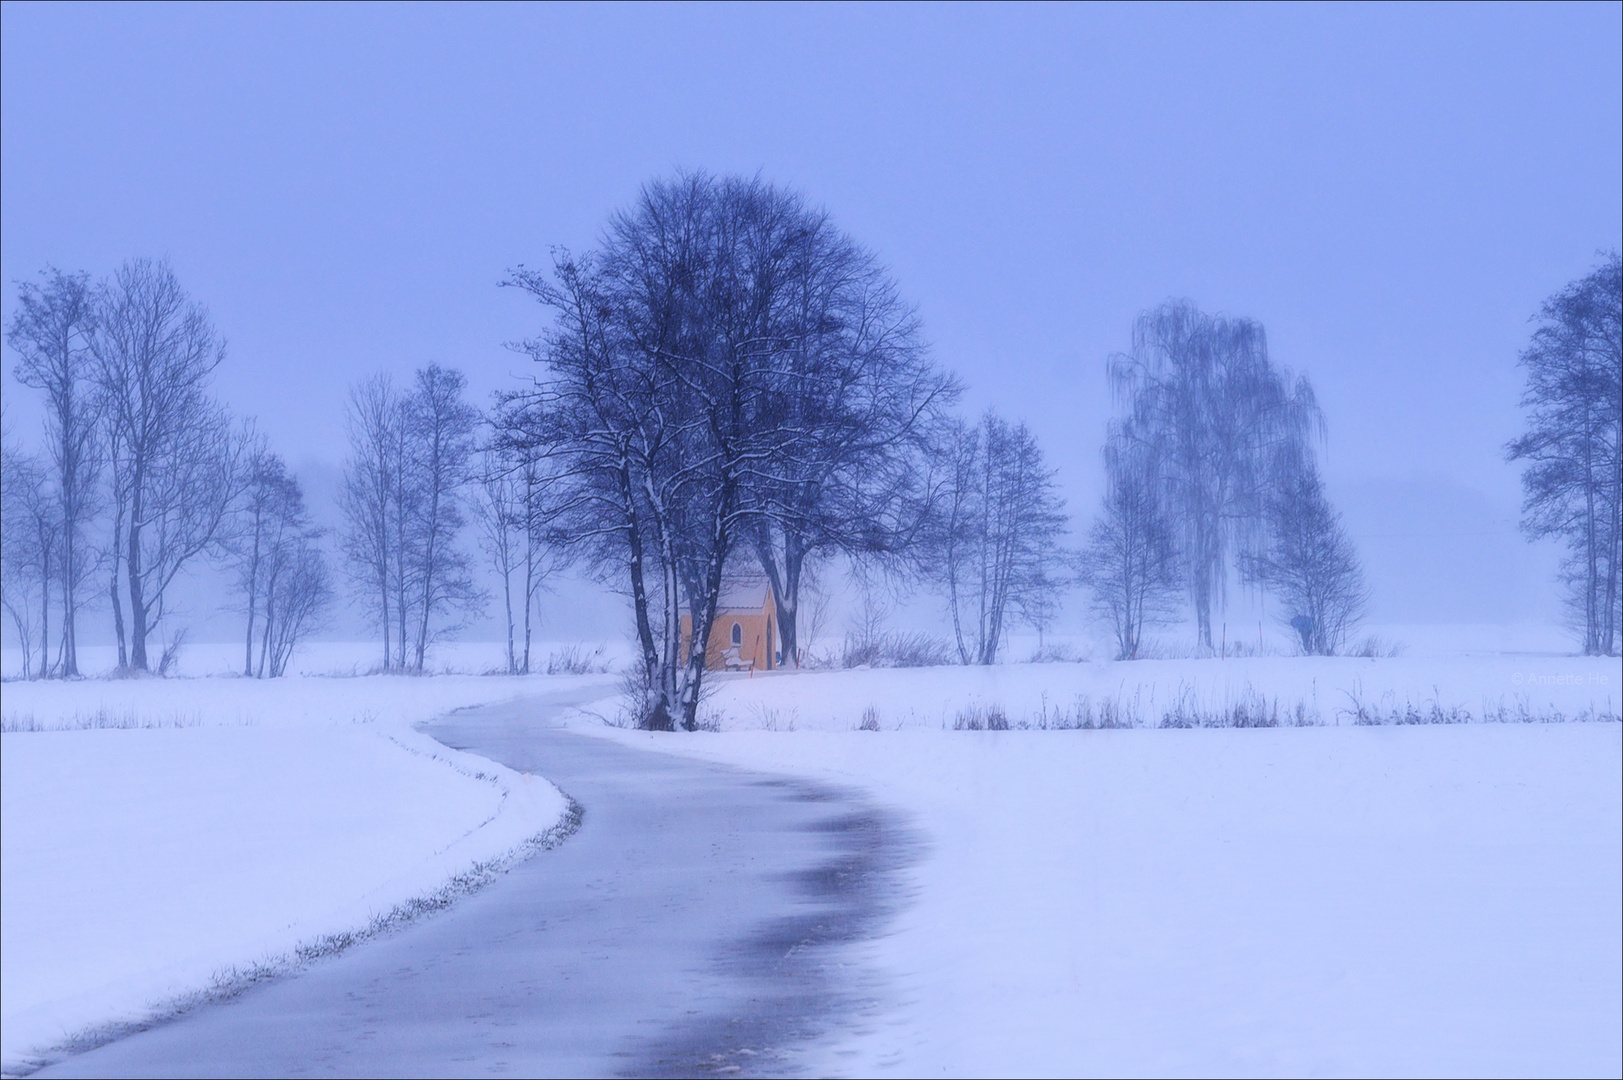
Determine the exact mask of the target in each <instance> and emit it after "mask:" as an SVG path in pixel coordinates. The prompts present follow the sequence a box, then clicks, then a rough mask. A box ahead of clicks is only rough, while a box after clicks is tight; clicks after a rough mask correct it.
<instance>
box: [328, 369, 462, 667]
mask: <svg viewBox="0 0 1623 1080" xmlns="http://www.w3.org/2000/svg"><path fill="white" fill-rule="evenodd" d="M464 385H465V379H464V378H463V376H462V375H461V373H460V372H456V371H452V370H449V369H447V368H442V367H440V366H439V365H437V364H430V365H429V366H428V367H426V368H423V369H421V370H419V371H418V372H417V374H416V377H415V379H414V381H413V385H412V388H411V389H410V391H408V392H405V393H401V392H400V391H398V390H396V389H395V388H394V386H393V384H392V383H391V382H390V381H389V380H388V379H387V378H386V377H383V376H378V377H376V378H373V379H371V380H369V381H367V382H365V383H362V384H361V385H360V386H358V387H355V388H354V389H353V390H351V392H350V403H349V435H350V458H349V461H348V462H347V463H346V466H345V479H344V494H343V510H344V520H345V527H344V535H343V550H344V553H345V556H346V559H347V561H348V564H349V567H350V572H351V575H352V577H353V579H354V580H355V582H356V584H358V585H360V586H361V587H362V589H363V590H364V592H365V593H366V594H367V595H368V596H369V597H375V598H376V603H375V606H374V607H373V615H374V618H375V619H376V621H377V624H378V626H379V627H380V628H381V630H382V632H383V638H384V642H383V662H384V667H385V668H386V669H395V668H400V669H404V668H407V667H409V668H410V669H411V670H415V671H422V670H423V667H424V664H425V662H426V657H427V650H428V646H429V645H430V644H432V642H433V641H434V639H435V637H436V636H437V635H440V634H443V633H446V632H448V631H449V630H450V629H451V627H449V626H447V625H445V624H444V623H439V624H436V622H435V620H436V619H438V618H442V617H443V616H444V615H445V614H447V613H449V612H453V611H459V610H468V609H471V608H472V607H474V606H476V605H477V604H478V602H479V599H480V596H479V593H478V590H477V589H475V588H474V586H473V582H472V579H471V578H470V577H469V574H468V558H467V555H466V553H465V552H463V551H462V550H461V548H460V547H459V546H458V544H457V537H458V533H459V532H460V530H461V528H462V526H463V523H464V519H463V512H462V506H463V498H464V488H465V487H466V485H467V483H468V482H469V480H470V478H471V475H470V474H471V469H470V466H471V462H472V455H473V434H474V429H475V425H476V424H477V422H478V413H477V412H476V411H475V410H474V409H473V408H472V407H471V406H469V405H468V404H467V403H466V402H465V401H464V400H463V397H462V391H463V386H464ZM391 638H392V639H393V640H392V641H391Z"/></svg>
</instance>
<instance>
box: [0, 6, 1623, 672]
mask: <svg viewBox="0 0 1623 1080" xmlns="http://www.w3.org/2000/svg"><path fill="white" fill-rule="evenodd" d="M3 28H4V33H3V43H0V57H3V65H0V129H3V132H4V136H3V138H4V154H3V156H0V215H3V219H4V222H5V228H4V232H3V235H0V269H3V274H4V278H5V280H6V282H7V289H6V291H5V292H4V301H3V314H4V317H5V319H6V320H7V321H8V323H9V321H10V320H11V319H12V317H13V313H14V310H15V303H16V292H15V288H14V287H13V286H12V285H11V284H10V283H12V282H14V281H16V280H19V279H24V278H29V277H31V276H32V275H34V274H35V273H36V272H37V271H38V270H40V269H41V268H42V267H45V266H47V265H52V266H57V267H60V268H63V269H67V270H81V269H82V270H86V271H89V272H90V273H92V274H93V275H96V276H101V275H104V274H107V273H109V272H110V271H111V270H112V269H113V268H114V267H116V266H117V265H118V264H119V263H120V262H121V261H122V260H124V259H126V258H128V257H131V256H150V257H161V258H167V259H168V260H169V261H170V263H171V265H172V266H173V267H174V270H175V272H176V274H177V275H178V277H179V279H180V280H181V281H182V282H183V283H184V285H185V287H186V288H187V289H188V290H189V291H190V293H191V294H192V296H194V297H195V298H196V299H198V300H199V301H201V302H202V303H204V304H206V305H207V307H208V309H209V311H210V314H211V315H212V317H213V319H214V320H215V323H216V325H217V326H218V328H219V329H220V331H221V332H222V333H223V334H224V336H225V337H226V338H227V339H228V354H227V358H226V360H225V362H224V363H223V364H222V365H221V366H220V367H219V369H218V371H217V373H216V377H215V380H214V388H215V390H216V392H217V393H218V394H219V395H220V397H221V398H222V399H223V400H224V402H225V403H226V404H227V405H228V406H229V407H230V408H231V409H232V410H234V411H235V412H236V413H238V414H241V415H251V416H254V417H256V418H257V421H258V425H259V428H260V430H261V431H263V432H264V433H265V434H266V435H267V436H268V438H269V440H270V442H271V445H272V446H273V447H274V448H276V449H277V450H278V451H279V452H280V453H282V454H283V455H284V456H285V457H286V458H287V459H288V461H289V463H290V465H291V466H292V467H293V469H294V470H295V472H296V473H297V474H298V475H299V476H300V477H301V478H302V480H303V481H304V483H305V485H306V489H307V494H308V497H309V501H310V504H311V507H312V511H313V513H314V514H315V515H316V517H317V518H318V520H321V521H323V522H325V523H327V524H336V511H335V508H334V497H335V492H336V490H337V488H338V484H339V473H338V469H339V467H340V464H341V461H342V459H343V457H344V454H345V452H346V442H345V432H344V427H343V408H344V400H345V394H346V391H347V388H348V387H349V386H350V385H352V384H353V383H355V382H357V381H359V380H361V379H363V378H365V377H366V376H368V375H370V374H372V373H374V372H377V371H389V372H393V373H394V374H395V375H396V377H397V378H409V376H410V373H411V372H412V371H413V370H414V369H416V368H418V367H420V366H422V365H423V364H425V363H428V362H431V361H433V362H439V363H442V364H445V365H448V366H451V367H455V368H459V369H461V370H462V371H464V372H465V373H466V375H467V376H468V380H469V397H470V400H472V401H474V402H475V403H477V404H480V405H483V404H484V403H485V402H486V401H487V400H488V395H489V394H490V393H491V392H492V391H494V390H497V389H501V388H507V387H511V386H513V385H516V383H517V381H518V380H520V379H523V378H525V377H527V376H528V375H529V374H531V371H532V368H533V364H532V363H531V362H530V361H529V360H528V358H527V357H525V356H523V355H521V354H518V353H515V352H513V351H511V350H509V349H507V348H505V347H504V346H505V344H506V343H508V342H512V341H515V340H517V339H520V338H524V337H527V336H532V335H534V334H535V333H537V332H538V331H539V330H540V329H541V326H542V323H541V314H542V313H541V311H540V310H539V309H538V308H537V307H536V306H535V305H534V304H533V303H530V302H527V301H526V299H525V298H524V297H522V296H521V295H519V294H518V293H517V290H512V289H506V290H504V289H499V288H498V287H497V284H498V282H500V281H501V280H502V279H503V278H504V277H505V276H506V275H507V273H508V271H509V270H510V269H511V268H514V267H516V266H519V265H521V264H523V265H530V266H544V265H546V264H547V262H548V259H549V252H550V251H551V249H552V248H553V246H555V245H565V246H568V247H571V248H575V249H583V248H587V247H590V246H591V245H592V244H593V243H594V242H595V241H596V239H597V238H598V236H599V235H600V232H601V230H602V228H603V226H604V223H605V222H606V220H607V219H608V217H609V215H610V213H611V212H613V211H615V210H616V209H618V208H622V207H624V206H626V205H628V204H629V203H630V202H631V201H632V200H633V199H634V198H635V197H636V194H637V192H638V190H639V186H640V185H642V184H643V183H645V182H646V181H648V180H650V179H652V178H657V177H663V176H667V175H670V174H671V173H672V172H673V171H674V170H676V169H684V168H685V169H705V170H709V171H711V172H712V173H716V174H722V175H732V174H736V175H742V176H746V177H748V176H758V177H760V178H762V179H764V180H766V181H770V182H772V183H776V184H782V185H788V186H790V187H792V188H794V189H795V190H797V191H799V192H801V193H803V194H804V195H805V196H806V197H807V198H808V199H809V200H810V201H811V202H812V203H814V204H816V205H819V206H822V207H824V208H826V209H827V210H828V211H829V212H830V213H831V214H832V215H833V218H834V220H835V221H836V222H837V223H838V224H839V226H840V227H841V228H843V229H845V230H846V231H848V232H849V233H850V234H851V235H853V236H854V237H856V238H857V239H858V240H859V241H860V242H861V243H863V244H865V245H867V246H868V247H869V248H871V249H872V250H873V251H875V252H876V253H877V254H878V256H879V258H880V259H881V260H882V261H883V263H884V264H885V266H886V267H887V268H888V270H889V272H890V273H891V275H892V276H893V278H894V280H895V281H896V282H897V283H898V286H899V289H900V291H901V294H902V296H903V297H904V298H905V299H906V300H907V301H908V302H910V303H912V304H914V305H916V307H917V311H918V315H919V318H920V320H921V322H922V326H923V330H924V333H925V335H926V337H927V338H928V341H929V343H930V346H931V351H932V354H933V356H934V358H935V360H936V362H937V363H939V364H940V365H942V366H943V367H944V368H946V369H949V370H951V371H954V372H956V373H957V374H958V376H959V377H960V378H961V379H962V381H963V384H964V386H965V388H966V392H965V395H964V399H963V401H962V403H961V405H960V407H959V408H960V411H961V412H963V413H964V414H965V415H967V416H974V415H977V414H978V413H979V412H980V411H981V410H983V409H985V408H987V407H995V408H997V409H998V410H999V411H1000V412H1001V413H1002V414H1004V415H1005V416H1008V417H1010V418H1013V419H1019V420H1024V421H1025V422H1026V423H1027V424H1029V425H1030V427H1031V429H1032V431H1033V433H1034V434H1035V436H1036V437H1037V439H1038V441H1039V442H1040V444H1041V446H1042V448H1043V451H1044V453H1045V454H1046V455H1047V461H1048V463H1049V465H1050V466H1051V467H1052V468H1054V469H1056V470H1057V476H1056V480H1057V484H1058V488H1059V494H1060V495H1061V496H1062V497H1063V498H1064V500H1065V503H1066V507H1067V510H1068V511H1069V513H1070V515H1071V519H1072V538H1071V539H1072V542H1075V541H1076V540H1077V539H1078V537H1079V534H1080V532H1081V531H1082V530H1083V529H1085V527H1086V523H1087V522H1088V521H1089V520H1090V519H1091V517H1092V516H1093V514H1094V512H1095V510H1096V507H1097V505H1098V502H1099V499H1100V496H1101V494H1102V492H1103V490H1104V471H1103V467H1102V464H1101V458H1100V447H1101V445H1102V442H1103V439H1104V434H1105V427H1106V423H1107V421H1108V419H1109V417H1110V416H1112V415H1113V414H1114V412H1115V408H1116V405H1115V403H1114V402H1113V401H1112V398H1111V394H1110V389H1109V386H1108V384H1107V381H1106V376H1105V371H1106V363H1107V361H1108V358H1109V357H1110V356H1111V355H1112V354H1114V353H1117V352H1121V351H1123V350H1125V349H1127V348H1128V346H1129V344H1130V339H1129V335H1130V331H1131V327H1132V323H1133V319H1134V317H1135V316H1136V315H1137V314H1138V313H1139V312H1140V311H1143V310H1145V309H1147V308H1150V307H1153V306H1154V305H1156V304H1159V303H1161V302H1162V301H1164V300H1166V299H1168V298H1171V297H1186V298H1189V299H1191V300H1193V301H1194V302H1195V303H1197V304H1199V305H1200V306H1201V307H1202V308H1203V309H1205V310H1208V311H1215V312H1224V313H1227V314H1230V315H1235V316H1245V317H1249V318H1252V319H1255V320H1257V321H1259V322H1260V323H1261V324H1262V325H1263V326H1264V327H1266V329H1267V332H1268V336H1269V346H1270V350H1271V354H1272V356H1273V359H1274V361H1275V363H1277V364H1279V365H1282V366H1284V367H1288V368H1290V369H1291V370H1292V371H1294V372H1297V373H1305V374H1307V375H1308V376H1309V377H1310V378H1311V379H1312V381H1313V384H1314V387H1315V389H1316V391H1317V396H1318V401H1319V405H1320V408H1321V409H1322V411H1323V414H1324V419H1325V423H1326V429H1327V435H1326V439H1325V442H1324V443H1323V445H1322V448H1321V464H1322V469H1323V473H1324V476H1325V482H1326V486H1327V489H1328V491H1329V494H1330V497H1331V498H1332V500H1333V501H1334V502H1335V504H1336V505H1337V507H1338V508H1339V509H1340V510H1341V511H1342V513H1343V514H1344V516H1345V522H1346V525H1347V528H1348V531H1349V533H1350V535H1351V537H1352V540H1353V542H1354V544H1355V545H1356V547H1357V549H1358V551H1359V553H1360V554H1361V556H1362V558H1363V561H1364V564H1365V570H1366V574H1367V577H1368V582H1369V587H1370V594H1371V600H1370V611H1369V618H1370V619H1371V620H1372V621H1376V622H1383V621H1384V622H1409V623H1414V622H1427V623H1446V622H1551V621H1554V620H1556V619H1557V618H1558V615H1559V603H1558V599H1557V597H1556V596H1555V594H1554V590H1553V587H1552V584H1551V582H1552V575H1553V573H1554V568H1555V564H1556V558H1557V554H1556V550H1555V548H1554V545H1553V544H1552V543H1550V542H1545V543H1543V544H1529V543H1527V542H1525V541H1524V540H1523V539H1522V538H1521V536H1520V534H1519V532H1518V529H1517V524H1516V523H1517V519H1518V515H1519V504H1520V498H1521V495H1520V488H1519V480H1518V472H1517V470H1516V469H1515V468H1514V467H1512V466H1511V465H1508V464H1506V462H1505V460H1504V446H1505V444H1506V442H1507V441H1508V440H1510V439H1511V438H1513V437H1515V436H1516V434H1517V433H1518V431H1519V430H1520V427H1519V425H1520V413H1519V411H1518V407H1517V399H1518V396H1519V394H1520V392H1521V385H1522V375H1521V373H1520V372H1519V371H1518V369H1517V366H1516V358H1517V355H1518V353H1519V351H1520V350H1521V349H1522V348H1524V347H1525V345H1526V343H1527V340H1528V335H1529V333H1530V326H1529V321H1528V320H1529V318H1530V317H1531V316H1532V315H1533V314H1534V313H1535V312H1536V311H1537V309H1538V307H1539V304H1540V303H1541V302H1542V301H1543V299H1544V298H1545V297H1547V296H1549V295H1551V294H1552V293H1554V292H1555V291H1556V290H1558V289H1559V288H1561V287H1562V286H1563V285H1564V284H1565V283H1567V282H1568V281H1571V280H1573V279H1575V278H1577V277H1579V276H1581V275H1582V274H1584V273H1586V272H1587V271H1588V270H1589V269H1590V268H1591V267H1592V266H1594V265H1595V264H1596V262H1597V261H1598V258H1599V255H1598V253H1599V252H1601V251H1603V250H1610V249H1614V248H1616V247H1617V246H1618V245H1619V237H1620V232H1623V216H1620V206H1619V199H1618V191H1619V190H1620V188H1623V160H1620V157H1623V155H1620V142H1619V137H1618V131H1619V130H1620V128H1623V109H1620V91H1619V86H1620V84H1623V69H1620V58H1619V52H1618V49H1617V42H1618V40H1619V35H1620V32H1623V27H1620V16H1619V10H1618V8H1617V7H1616V6H1615V5H1595V6H1584V7H1563V8H1555V9H1548V8H1501V7H1494V8H1484V9H1471V10H1470V11H1469V12H1462V11H1460V10H1458V9H1453V8H1368V9H1366V8H1318V7H1314V8H1296V9H1277V8H1245V9H1235V8H1155V9H1143V8H1093V7H1088V8H1054V7H1014V8H995V9H993V8H949V9H917V8H872V9H859V10H852V9H845V8H796V9H780V8H761V9H746V10H740V9H737V8H731V7H700V8H669V9H667V8H615V9H601V8H551V7H548V8H505V7H504V8H481V9H475V10H473V11H466V10H461V9H456V10H453V9H444V8H410V9H399V8H395V9H365V8H349V9H326V8H253V9H248V8H212V9H191V8H162V9H153V8H70V7H55V6H26V7H25V6H18V5H7V6H6V8H5V9H4V14H3ZM14 363H15V354H14V353H13V352H11V351H10V350H8V351H7V352H6V356H5V360H4V367H5V374H4V384H3V385H4V400H5V410H6V419H7V425H8V428H9V429H10V430H11V431H12V432H13V433H15V437H17V438H19V439H21V440H23V441H24V442H26V443H30V444H31V443H32V441H33V440H34V439H35V438H36V434H35V433H36V432H37V431H38V426H39V423H40V420H41V416H42V413H41V406H40V403H39V401H38V395H37V394H35V393H34V392H32V391H29V390H26V389H24V388H22V387H20V386H19V385H18V383H17V382H16V381H15V375H14V370H13V368H14ZM193 577H194V578H195V579H196V580H194V581H193V582H192V583H190V584H188V585H185V586H183V593H182V599H181V602H180V607H179V612H180V613H181V614H182V616H183V617H184V618H185V619H187V620H189V621H191V622H192V623H193V625H194V627H195V629H194V632H193V636H194V639H197V638H199V637H201V638H202V639H204V640H225V639H230V638H232V637H234V636H235V635H236V633H237V630H236V629H235V626H236V622H237V621H238V620H237V619H236V617H235V616H232V615H230V614H229V613H227V612H226V611H224V610H223V608H224V605H225V603H226V601H225V598H224V597H223V596H221V595H219V593H218V587H219V583H220V582H221V581H222V580H223V578H221V577H219V576H218V575H214V574H213V573H212V572H211V571H208V570H206V569H203V568H201V567H200V568H199V569H197V570H196V571H195V572H194V574H193ZM547 603H548V604H550V605H551V606H550V607H547V608H545V610H547V611H548V612H549V618H550V619H551V620H552V621H553V625H554V626H555V627H557V628H558V633H560V634H562V635H564V636H571V634H570V632H571V631H578V632H579V634H580V635H581V636H599V635H606V634H610V633H616V632H619V631H620V630H622V629H623V624H624V616H623V614H622V611H623V609H622V606H621V604H620V601H618V600H616V599H614V598H611V597H607V596H606V595H605V593H604V590H603V589H602V588H601V587H599V586H597V585H595V584H593V583H590V582H584V581H575V582H572V583H565V584H561V585H560V587H559V591H558V592H557V594H556V595H555V596H554V597H552V598H551V599H550V600H549V601H548V602H547ZM345 607H346V606H345V605H343V604H340V605H339V615H338V617H337V618H336V620H335V621H334V623H333V624H332V625H331V626H330V627H329V628H328V630H327V631H326V632H327V633H328V634H330V635H338V636H346V637H355V636H358V635H361V634H363V633H364V632H365V624H364V622H363V621H361V620H359V619H358V618H357V617H356V616H355V614H354V613H353V612H351V611H347V610H345ZM915 609H916V610H915ZM909 610H913V611H914V613H913V615H912V616H907V615H905V614H903V615H902V616H900V617H901V618H904V619H905V618H909V617H911V618H912V619H913V621H915V622H919V623H925V622H928V621H929V620H930V619H933V618H935V617H936V614H935V609H934V608H933V607H932V603H931V601H930V600H929V598H928V597H926V598H924V599H922V600H917V601H915V608H914V609H909ZM106 621H107V620H106V618H105V617H104V613H97V612H93V613H92V614H90V615H89V616H88V617H87V618H85V619H84V623H85V629H84V631H83V633H84V634H85V635H86V639H87V640H92V639H95V640H100V639H102V638H104V637H105V636H106V635H107V634H108V630H107V628H106V626H105V623H106ZM1085 623H1087V612H1086V607H1085V604H1084V603H1082V602H1081V600H1080V599H1079V598H1078V597H1077V596H1075V595H1074V594H1073V595H1071V596H1070V597H1068V598H1067V601H1066V603H1065V607H1064V611H1063V613H1062V615H1061V616H1060V624H1061V625H1062V626H1065V627H1069V628H1080V627H1082V626H1083V625H1084V624H1085ZM8 632H9V628H8ZM468 632H469V633H470V634H473V635H475V636H494V635H495V634H496V632H497V627H496V625H495V624H494V623H493V622H489V621H485V622H480V623H476V624H475V625H474V626H473V627H471V628H470V630H469V631H468ZM544 632H545V631H544Z"/></svg>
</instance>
